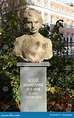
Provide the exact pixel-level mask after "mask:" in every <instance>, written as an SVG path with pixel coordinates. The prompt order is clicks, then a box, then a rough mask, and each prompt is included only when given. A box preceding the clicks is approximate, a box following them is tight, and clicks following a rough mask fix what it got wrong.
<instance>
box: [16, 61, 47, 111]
mask: <svg viewBox="0 0 74 118" xmlns="http://www.w3.org/2000/svg"><path fill="white" fill-rule="evenodd" d="M17 66H20V91H21V96H20V98H21V101H20V102H21V106H20V110H21V111H24V112H46V111H47V95H46V79H47V74H46V67H47V66H49V62H42V63H18V64H17Z"/></svg>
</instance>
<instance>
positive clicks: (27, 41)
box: [13, 9, 53, 62]
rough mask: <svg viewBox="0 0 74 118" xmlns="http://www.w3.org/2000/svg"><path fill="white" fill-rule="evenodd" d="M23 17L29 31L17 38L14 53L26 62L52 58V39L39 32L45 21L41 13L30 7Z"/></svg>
mask: <svg viewBox="0 0 74 118" xmlns="http://www.w3.org/2000/svg"><path fill="white" fill-rule="evenodd" d="M23 18H24V25H25V27H26V28H27V29H28V33H26V34H24V35H22V36H20V37H17V38H16V40H15V42H14V48H13V54H14V55H15V56H17V57H21V58H22V59H24V60H25V61H26V62H42V61H43V60H48V59H50V58H51V57H52V55H53V54H52V43H51V40H50V39H48V38H45V37H44V36H42V35H41V34H40V33H39V32H38V31H39V29H40V28H41V27H42V23H43V21H42V17H41V15H40V14H39V13H38V12H37V11H36V10H32V9H29V10H27V11H25V13H24V17H23Z"/></svg>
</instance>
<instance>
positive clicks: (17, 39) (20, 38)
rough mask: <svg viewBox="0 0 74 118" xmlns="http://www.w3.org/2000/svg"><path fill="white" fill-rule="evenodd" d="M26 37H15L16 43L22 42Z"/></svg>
mask: <svg viewBox="0 0 74 118" xmlns="http://www.w3.org/2000/svg"><path fill="white" fill-rule="evenodd" d="M27 37H28V35H22V36H20V37H16V41H19V40H20V41H23V40H24V39H26V38H27Z"/></svg>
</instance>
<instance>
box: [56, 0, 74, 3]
mask: <svg viewBox="0 0 74 118" xmlns="http://www.w3.org/2000/svg"><path fill="white" fill-rule="evenodd" d="M57 1H59V2H62V3H68V2H72V3H74V0H57Z"/></svg>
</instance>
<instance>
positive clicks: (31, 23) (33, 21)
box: [26, 16, 40, 34]
mask: <svg viewBox="0 0 74 118" xmlns="http://www.w3.org/2000/svg"><path fill="white" fill-rule="evenodd" d="M26 26H27V28H28V30H29V32H30V33H33V34H34V33H37V32H38V30H39V29H40V22H39V20H38V19H37V18H36V17H35V18H34V17H32V16H31V17H30V18H29V19H28V20H27V23H26Z"/></svg>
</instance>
